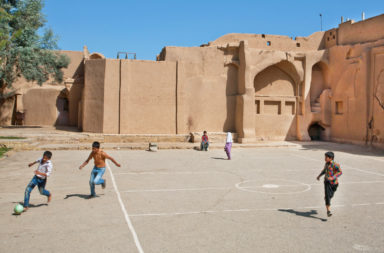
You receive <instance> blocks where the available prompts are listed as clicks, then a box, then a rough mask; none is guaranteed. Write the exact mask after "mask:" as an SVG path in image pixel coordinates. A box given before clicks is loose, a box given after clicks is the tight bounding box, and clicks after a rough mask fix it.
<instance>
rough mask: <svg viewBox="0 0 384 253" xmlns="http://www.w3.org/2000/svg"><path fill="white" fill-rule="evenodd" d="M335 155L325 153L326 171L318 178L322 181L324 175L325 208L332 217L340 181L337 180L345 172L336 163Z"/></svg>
mask: <svg viewBox="0 0 384 253" xmlns="http://www.w3.org/2000/svg"><path fill="white" fill-rule="evenodd" d="M334 158H335V154H334V153H333V152H327V153H325V165H324V169H323V170H322V171H321V173H320V175H318V176H317V180H320V177H321V176H322V175H325V176H324V192H325V197H324V199H325V206H326V208H327V216H328V217H331V216H332V213H331V209H330V207H331V199H332V197H333V195H334V194H335V192H336V190H337V187H338V186H339V181H338V180H337V178H338V177H340V176H341V175H342V174H343V172H342V171H341V169H340V165H339V164H337V163H335V162H334V161H333V159H334Z"/></svg>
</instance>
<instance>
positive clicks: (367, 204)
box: [352, 203, 371, 206]
mask: <svg viewBox="0 0 384 253" xmlns="http://www.w3.org/2000/svg"><path fill="white" fill-rule="evenodd" d="M370 205H371V204H369V203H362V204H352V206H370Z"/></svg>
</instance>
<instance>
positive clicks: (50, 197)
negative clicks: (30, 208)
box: [47, 193, 52, 203]
mask: <svg viewBox="0 0 384 253" xmlns="http://www.w3.org/2000/svg"><path fill="white" fill-rule="evenodd" d="M47 198H48V203H49V202H51V199H52V193H51V194H49V196H48V197H47Z"/></svg>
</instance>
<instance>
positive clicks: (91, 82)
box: [82, 59, 106, 133]
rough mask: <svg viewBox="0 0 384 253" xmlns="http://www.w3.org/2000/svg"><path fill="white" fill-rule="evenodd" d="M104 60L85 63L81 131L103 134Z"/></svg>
mask: <svg viewBox="0 0 384 253" xmlns="http://www.w3.org/2000/svg"><path fill="white" fill-rule="evenodd" d="M105 66H106V60H104V59H101V60H89V61H86V63H85V80H84V81H85V83H84V90H83V100H82V106H83V110H82V112H83V120H82V123H83V131H85V132H94V133H103V130H104V129H103V125H104V106H105V103H104V87H105Z"/></svg>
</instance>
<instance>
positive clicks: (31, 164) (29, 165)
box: [28, 161, 38, 167]
mask: <svg viewBox="0 0 384 253" xmlns="http://www.w3.org/2000/svg"><path fill="white" fill-rule="evenodd" d="M36 163H38V161H34V162H33V163H30V164H28V167H31V166H33V165H35V164H36Z"/></svg>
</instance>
